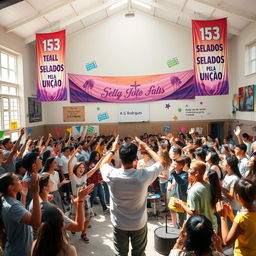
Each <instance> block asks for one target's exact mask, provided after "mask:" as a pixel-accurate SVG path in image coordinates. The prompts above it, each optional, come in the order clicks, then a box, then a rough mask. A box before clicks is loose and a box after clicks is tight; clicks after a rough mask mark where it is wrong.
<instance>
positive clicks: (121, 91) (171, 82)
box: [68, 70, 195, 103]
mask: <svg viewBox="0 0 256 256" xmlns="http://www.w3.org/2000/svg"><path fill="white" fill-rule="evenodd" d="M68 80H69V88H70V102H71V103H74V102H143V101H156V100H170V99H172V100H174V99H194V98H195V90H194V88H195V86H194V71H193V70H189V71H184V72H177V73H173V74H163V75H151V76H134V77H102V76H86V75H77V74H68Z"/></svg>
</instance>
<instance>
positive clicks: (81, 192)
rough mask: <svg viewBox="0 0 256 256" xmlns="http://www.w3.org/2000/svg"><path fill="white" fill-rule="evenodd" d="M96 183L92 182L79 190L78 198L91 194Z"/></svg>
mask: <svg viewBox="0 0 256 256" xmlns="http://www.w3.org/2000/svg"><path fill="white" fill-rule="evenodd" d="M93 188H94V184H90V185H89V186H85V185H84V186H82V187H80V188H79V189H78V190H77V198H78V200H83V199H84V198H85V196H87V195H88V194H90V193H91V192H92V191H93Z"/></svg>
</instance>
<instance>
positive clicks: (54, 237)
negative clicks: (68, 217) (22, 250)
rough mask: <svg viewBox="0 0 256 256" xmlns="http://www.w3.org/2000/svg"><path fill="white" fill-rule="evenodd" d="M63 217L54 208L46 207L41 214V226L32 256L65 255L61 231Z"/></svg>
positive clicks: (64, 243)
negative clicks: (61, 253)
mask: <svg viewBox="0 0 256 256" xmlns="http://www.w3.org/2000/svg"><path fill="white" fill-rule="evenodd" d="M63 223H64V217H63V214H62V213H61V212H60V210H59V209H58V208H57V207H55V206H46V207H44V210H43V212H42V224H41V226H40V228H39V232H38V237H37V240H36V243H35V247H34V249H33V252H32V256H44V255H49V256H55V255H57V254H58V253H60V252H63V253H64V255H67V243H66V242H65V238H64V231H63Z"/></svg>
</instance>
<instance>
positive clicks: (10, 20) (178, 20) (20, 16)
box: [0, 0, 256, 43]
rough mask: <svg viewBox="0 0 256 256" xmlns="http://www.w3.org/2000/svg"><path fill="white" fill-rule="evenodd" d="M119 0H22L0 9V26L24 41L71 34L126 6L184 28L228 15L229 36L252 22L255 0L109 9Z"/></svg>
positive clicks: (162, 2) (189, 0)
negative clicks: (51, 34) (54, 33)
mask: <svg viewBox="0 0 256 256" xmlns="http://www.w3.org/2000/svg"><path fill="white" fill-rule="evenodd" d="M119 1H125V0H24V1H22V2H19V3H17V4H14V5H12V6H9V7H7V8H4V9H1V10H0V26H2V27H4V28H5V30H6V32H7V33H9V32H13V33H15V34H17V35H19V36H21V37H23V38H24V39H25V40H26V42H27V43H28V42H31V41H33V40H35V33H38V32H52V31H56V30H59V29H64V28H65V29H66V30H67V34H71V33H74V32H77V31H79V30H81V29H84V28H86V27H89V26H91V25H93V24H95V23H97V22H99V21H101V20H103V19H106V18H108V17H109V16H111V15H114V14H116V13H118V12H124V11H125V10H128V9H129V8H131V9H132V10H134V11H135V13H136V10H139V11H142V12H144V13H146V14H148V15H151V16H154V17H156V18H158V19H160V20H163V21H164V22H166V21H167V22H170V23H174V24H176V25H180V26H183V27H184V26H185V27H188V28H191V19H206V20H207V19H215V18H223V17H228V32H229V35H238V34H239V31H240V30H242V29H243V28H244V27H246V26H247V25H248V24H249V23H251V22H255V23H256V0H239V1H235V0H137V1H138V2H142V3H146V4H149V5H150V6H151V9H146V8H144V7H141V6H139V5H137V4H135V3H133V0H127V1H126V3H124V4H122V5H120V6H119V7H117V8H115V9H112V10H111V8H109V7H111V6H112V5H113V4H114V3H116V2H119ZM129 1H131V2H130V4H129Z"/></svg>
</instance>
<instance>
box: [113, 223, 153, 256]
mask: <svg viewBox="0 0 256 256" xmlns="http://www.w3.org/2000/svg"><path fill="white" fill-rule="evenodd" d="M147 234H148V228H147V224H146V225H145V226H144V227H143V228H142V229H140V230H135V231H124V230H120V229H118V228H115V227H114V230H113V235H114V246H115V251H116V254H115V255H116V256H128V253H129V239H131V244H132V256H145V255H146V254H145V249H146V246H147Z"/></svg>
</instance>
